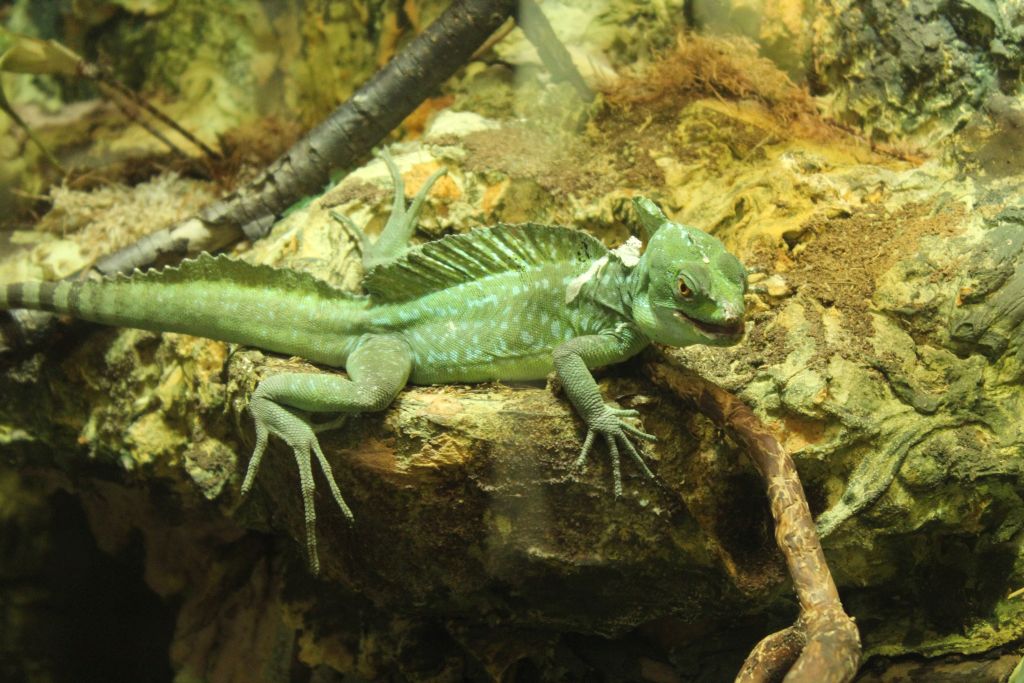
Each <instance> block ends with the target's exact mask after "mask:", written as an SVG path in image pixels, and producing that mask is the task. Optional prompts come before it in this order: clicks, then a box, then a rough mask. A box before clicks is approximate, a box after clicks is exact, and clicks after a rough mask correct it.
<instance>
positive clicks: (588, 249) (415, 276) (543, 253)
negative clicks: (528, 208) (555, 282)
mask: <svg viewBox="0 0 1024 683" xmlns="http://www.w3.org/2000/svg"><path fill="white" fill-rule="evenodd" d="M607 253H608V250H607V249H606V248H605V247H604V245H603V244H601V242H599V241H598V240H597V239H595V238H594V237H591V236H590V235H588V234H587V233H585V232H581V231H579V230H573V229H571V228H564V227H559V226H550V225H537V224H535V223H522V224H519V225H506V224H499V225H496V226H494V227H492V228H481V229H477V230H473V231H472V232H468V233H465V234H462V235H449V236H447V237H443V238H441V239H439V240H436V241H433V242H427V243H425V244H422V245H420V246H418V247H414V248H412V249H410V250H409V251H407V252H405V253H404V254H403V255H402V256H400V257H399V258H398V259H396V260H395V261H393V262H391V263H387V264H383V265H380V266H377V267H376V268H374V269H373V270H371V271H370V272H369V273H367V275H366V279H365V280H364V281H363V286H364V287H365V288H366V291H367V292H369V293H370V296H371V297H373V300H374V301H375V302H380V303H398V302H402V301H410V300H412V299H416V298H418V297H421V296H423V295H426V294H430V293H432V292H436V291H439V290H442V289H447V288H449V287H452V286H455V285H459V284H464V283H466V282H473V281H475V280H479V279H481V278H485V277H487V276H489V275H497V274H500V273H507V272H509V271H521V270H528V269H529V268H531V267H533V266H539V265H544V264H548V263H577V264H580V265H584V266H585V265H588V264H589V263H590V262H592V261H593V260H594V259H598V258H601V257H602V256H604V255H605V254H607Z"/></svg>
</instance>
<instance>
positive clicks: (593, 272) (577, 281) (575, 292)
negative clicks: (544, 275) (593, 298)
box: [565, 254, 608, 304]
mask: <svg viewBox="0 0 1024 683" xmlns="http://www.w3.org/2000/svg"><path fill="white" fill-rule="evenodd" d="M606 263H608V255H607V254H606V255H604V256H602V257H601V258H599V259H597V260H596V261H594V262H593V263H591V264H590V268H588V269H587V272H585V273H582V274H580V275H577V276H576V277H575V278H574V279H573V281H572V282H570V283H569V286H568V287H566V288H565V303H567V304H571V303H572V302H573V300H574V299H575V298H576V297H578V296H579V295H580V290H582V289H583V285H585V284H587V283H588V282H590V281H591V280H593V279H594V278H595V277H597V274H598V273H600V272H601V269H602V268H604V266H605V264H606Z"/></svg>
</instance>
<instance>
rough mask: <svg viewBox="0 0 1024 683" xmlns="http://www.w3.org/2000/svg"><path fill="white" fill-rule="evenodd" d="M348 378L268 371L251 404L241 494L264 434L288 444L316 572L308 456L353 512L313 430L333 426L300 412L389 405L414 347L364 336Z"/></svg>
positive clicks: (247, 486)
mask: <svg viewBox="0 0 1024 683" xmlns="http://www.w3.org/2000/svg"><path fill="white" fill-rule="evenodd" d="M346 369H347V371H348V375H349V379H346V378H344V377H339V376H337V375H326V374H313V373H282V374H279V375H271V376H270V377H267V378H266V379H264V380H263V381H261V382H260V383H259V385H258V386H257V387H256V391H255V392H253V395H252V400H251V401H250V403H249V410H250V412H252V416H253V419H254V420H255V422H256V447H255V449H254V450H253V454H252V458H251V459H250V460H249V468H248V469H247V470H246V473H245V481H244V483H243V484H242V494H243V495H244V494H245V493H247V492H248V491H249V489H250V488H252V483H253V480H254V479H255V477H256V472H257V471H258V470H259V467H260V461H261V459H262V458H263V453H264V452H265V451H266V448H267V437H268V435H269V434H273V435H275V436H277V437H279V438H281V439H282V440H283V441H284V442H285V443H287V444H288V445H289V446H290V447H291V449H292V452H293V453H294V455H295V462H296V464H297V465H298V468H299V482H300V484H301V487H302V505H303V511H304V513H305V520H306V550H307V553H308V557H309V564H310V569H311V570H312V571H313V573H314V574H315V573H318V572H319V571H320V558H319V556H318V555H317V549H316V507H315V505H314V499H313V493H314V491H315V488H316V485H315V482H314V480H313V466H312V459H313V457H315V458H316V461H317V462H318V463H319V464H320V469H322V470H323V473H324V476H325V477H326V478H327V484H328V486H330V489H331V494H332V495H333V496H334V500H335V501H336V502H337V504H338V507H340V508H341V511H342V513H344V515H345V517H347V518H348V520H349V521H352V520H353V516H352V511H351V510H350V509H349V507H348V505H347V504H346V503H345V499H344V498H343V497H342V495H341V491H340V489H339V488H338V484H337V483H336V482H335V481H334V474H333V472H332V471H331V465H330V463H329V462H328V461H327V458H326V457H325V456H324V453H323V450H322V449H321V448H320V442H319V441H318V440H317V437H316V434H317V432H319V431H323V430H324V429H325V428H329V427H334V426H337V421H332V422H331V423H328V424H327V425H317V424H313V423H311V422H310V421H309V420H308V418H306V417H305V416H304V415H303V413H307V412H311V413H338V412H340V413H360V412H368V411H378V410H383V409H384V408H386V407H388V405H390V403H391V401H392V400H394V398H395V396H396V395H397V394H398V392H399V391H401V389H402V387H404V386H405V383H406V381H407V380H408V379H409V373H410V371H411V370H412V351H411V350H410V349H409V345H408V344H407V343H406V342H405V340H404V339H402V338H401V337H398V336H371V335H367V336H366V337H363V338H362V339H361V340H360V341H359V344H358V345H357V346H356V348H355V350H354V351H353V352H352V353H351V354H350V355H349V358H348V363H347V364H346Z"/></svg>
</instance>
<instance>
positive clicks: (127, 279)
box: [0, 254, 369, 365]
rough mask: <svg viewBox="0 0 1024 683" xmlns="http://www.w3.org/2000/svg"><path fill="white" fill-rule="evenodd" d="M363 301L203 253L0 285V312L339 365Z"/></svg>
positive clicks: (314, 282)
mask: <svg viewBox="0 0 1024 683" xmlns="http://www.w3.org/2000/svg"><path fill="white" fill-rule="evenodd" d="M368 306H369V301H368V300H367V299H366V298H365V297H360V296H356V295H352V294H349V293H347V292H344V291H342V290H339V289H336V288H334V287H332V286H331V285H329V284H327V283H326V282H323V281H322V280H318V279H316V278H314V277H313V276H311V275H308V274H305V273H299V272H295V271H291V270H282V269H277V268H271V267H269V266H254V265H251V264H249V263H246V262H244V261H237V260H234V259H230V258H228V257H226V256H216V257H214V256H210V255H208V254H203V255H201V256H200V257H199V258H197V259H194V260H190V261H185V262H183V263H182V264H181V265H180V266H179V267H176V268H165V269H163V270H151V271H148V272H145V273H141V272H138V271H136V272H135V273H134V274H132V275H130V276H124V275H117V276H114V277H110V278H104V279H102V280H91V281H69V280H63V281H61V282H56V283H54V282H24V283H19V284H13V285H7V286H6V287H4V286H0V309H11V308H30V309H35V310H41V311H52V312H55V313H62V314H67V315H70V316H73V317H75V318H81V319H83V320H91V321H93V322H98V323H104V324H107V325H117V326H120V327H137V328H140V329H145V330H154V331H157V332H183V333H186V334H193V335H196V336H199V337H208V338H210V339H219V340H222V341H229V342H236V343H240V344H246V345H249V346H256V347H259V348H262V349H266V350H268V351H277V352H280V353H287V354H294V355H297V356H302V357H304V358H308V359H310V360H313V361H318V362H322V363H327V364H330V365H340V364H343V363H344V359H345V356H346V355H347V353H346V352H347V348H348V347H349V346H350V345H351V344H350V342H351V341H353V340H354V338H355V337H356V336H358V335H359V334H360V333H361V329H362V326H363V324H364V321H365V319H366V315H365V313H366V310H367V308H368Z"/></svg>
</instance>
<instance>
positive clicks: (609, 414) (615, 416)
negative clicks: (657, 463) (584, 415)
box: [576, 406, 658, 498]
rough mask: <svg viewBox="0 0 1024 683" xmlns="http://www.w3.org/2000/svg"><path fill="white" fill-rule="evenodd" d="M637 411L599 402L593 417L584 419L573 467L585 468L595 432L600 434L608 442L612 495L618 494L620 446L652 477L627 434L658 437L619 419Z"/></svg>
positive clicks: (636, 414)
mask: <svg viewBox="0 0 1024 683" xmlns="http://www.w3.org/2000/svg"><path fill="white" fill-rule="evenodd" d="M639 415H640V413H638V412H637V411H635V410H630V409H625V408H612V407H611V406H603V410H602V411H601V412H600V413H598V415H597V416H596V417H594V418H591V419H588V420H587V438H586V439H585V440H584V441H583V449H582V450H581V451H580V456H579V457H578V458H577V459H576V467H577V468H579V469H580V471H583V470H585V469H586V466H587V454H588V453H590V451H591V449H592V448H593V447H594V441H595V440H596V439H597V435H598V434H600V435H601V436H602V437H604V442H605V443H606V444H607V445H608V453H609V455H610V456H611V459H612V478H613V481H614V485H615V497H616V498H619V497H620V496H622V469H621V467H620V465H619V448H620V446H621V447H622V448H623V449H624V450H625V451H626V452H627V453H629V454H630V455H631V456H633V460H635V461H636V463H637V464H638V465H639V466H640V471H642V472H643V473H644V475H645V476H647V477H648V478H649V479H651V480H655V476H654V473H653V472H651V470H650V468H649V467H647V463H646V462H644V458H643V456H642V455H640V451H638V450H637V448H636V446H635V445H633V442H632V441H631V440H630V439H629V436H630V435H632V436H634V437H636V438H638V439H643V440H644V441H657V440H658V437H656V436H654V435H653V434H648V433H647V432H644V431H641V430H639V429H637V428H636V427H634V426H633V425H631V424H629V423H628V422H626V421H625V420H623V419H622V418H624V417H638V416H639Z"/></svg>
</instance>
